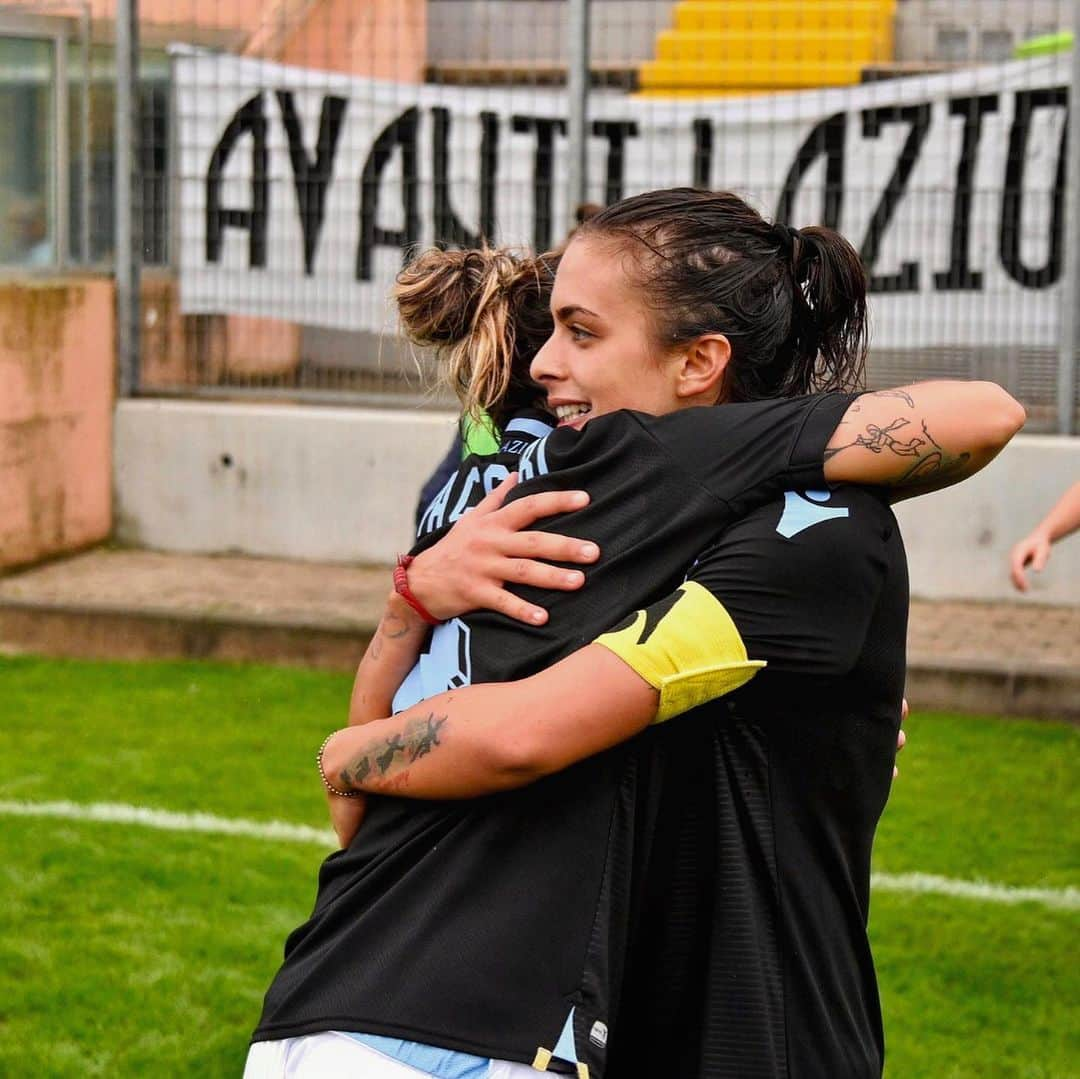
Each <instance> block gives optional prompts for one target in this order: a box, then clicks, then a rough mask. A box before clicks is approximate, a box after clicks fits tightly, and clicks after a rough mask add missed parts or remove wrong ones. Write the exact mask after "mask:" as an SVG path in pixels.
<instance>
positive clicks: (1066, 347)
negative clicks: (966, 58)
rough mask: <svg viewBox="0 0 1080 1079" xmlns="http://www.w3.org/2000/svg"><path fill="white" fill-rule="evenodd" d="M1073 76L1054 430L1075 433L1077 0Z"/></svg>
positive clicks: (1079, 230) (1076, 4) (1079, 239)
mask: <svg viewBox="0 0 1080 1079" xmlns="http://www.w3.org/2000/svg"><path fill="white" fill-rule="evenodd" d="M1072 16H1073V19H1072V26H1073V47H1072V78H1071V80H1070V82H1069V121H1068V122H1069V141H1068V147H1067V150H1066V152H1067V153H1068V155H1069V156H1068V162H1067V167H1066V173H1065V175H1066V178H1067V179H1066V183H1065V275H1064V278H1063V279H1062V282H1061V331H1060V333H1061V336H1060V338H1059V340H1058V377H1057V430H1058V433H1059V434H1062V435H1071V434H1075V433H1076V352H1077V349H1078V348H1080V312H1077V309H1076V308H1077V302H1078V301H1080V0H1073V3H1072Z"/></svg>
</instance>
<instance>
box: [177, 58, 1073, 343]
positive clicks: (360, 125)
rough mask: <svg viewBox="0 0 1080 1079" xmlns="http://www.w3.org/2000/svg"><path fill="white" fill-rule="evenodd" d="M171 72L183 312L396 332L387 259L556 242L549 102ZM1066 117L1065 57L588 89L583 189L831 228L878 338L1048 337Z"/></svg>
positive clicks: (206, 63)
mask: <svg viewBox="0 0 1080 1079" xmlns="http://www.w3.org/2000/svg"><path fill="white" fill-rule="evenodd" d="M173 62H174V71H175V82H174V86H175V93H176V102H175V115H176V118H177V125H178V126H177V133H178V136H177V147H178V151H179V164H180V192H179V199H178V207H179V222H178V232H179V237H180V272H181V304H182V308H183V310H184V311H185V312H189V313H191V312H203V313H207V312H225V313H236V314H245V315H255V316H265V317H273V318H281V319H289V320H293V321H296V322H300V323H305V324H308V325H314V326H326V327H334V328H339V329H352V330H372V331H382V330H392V329H393V327H394V319H393V316H392V313H391V312H390V309H389V304H388V299H387V296H388V291H389V288H390V285H391V284H392V283H393V280H394V276H395V274H396V273H397V271H398V269H399V268H400V267H401V263H402V258H403V256H404V253H405V252H407V251H410V250H414V249H416V248H417V247H423V246H427V245H430V244H435V243H439V244H450V245H457V246H470V245H475V244H477V243H479V242H481V241H482V240H483V239H487V240H489V241H491V242H495V243H508V244H514V245H520V246H527V247H534V248H540V249H546V248H548V247H550V246H552V245H555V244H558V243H559V242H561V241H562V239H563V238H564V237H565V235H566V232H567V229H568V227H569V222H568V219H567V205H566V204H567V191H566V180H565V177H566V153H567V146H566V101H565V96H564V95H563V94H562V93H560V92H554V91H537V90H531V89H530V90H520V89H513V88H484V89H467V88H455V87H442V86H418V85H405V84H395V83H388V82H382V81H377V80H370V79H359V78H353V77H348V76H342V75H336V74H332V73H327V72H316V71H308V70H304V69H299V68H292V67H286V66H282V65H277V64H272V63H268V62H265V61H259V60H248V59H239V58H234V57H228V56H221V55H220V54H218V55H211V54H207V53H200V52H193V51H179V52H177V53H176V54H175V55H174V58H173ZM1067 107H1068V64H1067V61H1066V60H1063V59H1062V58H1060V57H1048V58H1040V59H1037V60H1031V61H1021V62H1015V63H1009V64H1001V65H995V66H990V67H982V68H973V69H970V70H967V71H962V72H954V73H950V74H948V75H942V76H934V77H927V78H919V79H898V80H892V81H888V82H880V83H872V84H868V85H865V86H859V87H854V88H844V89H835V90H819V91H812V92H806V93H793V94H784V95H767V96H760V97H753V98H745V99H737V100H736V99H729V98H718V99H714V100H712V101H707V100H706V101H688V100H673V101H670V102H668V101H659V100H656V99H638V98H633V97H622V96H618V95H606V94H605V95H596V96H594V97H593V99H592V100H591V103H590V125H591V137H590V141H589V147H588V150H589V175H590V179H591V184H592V188H593V190H592V191H591V192H590V195H591V197H592V198H594V199H595V200H596V201H600V202H611V201H613V200H615V199H618V198H620V197H622V196H624V195H630V194H634V193H636V192H639V191H644V190H648V189H651V188H658V187H670V186H676V185H693V186H701V187H711V188H714V189H720V188H725V189H730V190H734V191H737V192H739V193H740V194H743V195H744V196H746V197H747V198H749V199H750V201H751V202H753V203H754V204H755V205H756V206H757V207H758V208H759V209H760V210H761V211H762V212H763V213H765V214H766V215H768V216H770V217H777V218H779V219H781V220H785V221H788V222H790V223H792V224H795V225H807V224H827V225H830V226H832V227H835V228H838V229H840V231H842V232H843V233H844V234H845V235H846V236H847V237H848V238H849V239H850V240H851V241H852V242H853V243H854V244H855V245H856V246H857V247H858V249H859V251H860V253H861V254H862V257H863V260H864V262H865V263H866V265H867V267H868V268H869V270H870V273H871V288H872V291H873V293H874V302H873V320H874V341H875V344H876V345H878V346H883V345H884V346H890V347H899V348H920V347H928V346H972V345H975V346H987V345H1008V344H1020V343H1022V344H1024V345H1027V346H1029V347H1039V346H1043V347H1048V346H1053V345H1054V344H1055V343H1056V337H1057V322H1058V302H1059V292H1060V280H1061V274H1062V269H1063V264H1064V258H1063V250H1062V243H1063V212H1064V185H1065V162H1066V154H1065V131H1066V123H1065V120H1066V112H1067Z"/></svg>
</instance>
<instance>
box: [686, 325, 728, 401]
mask: <svg viewBox="0 0 1080 1079" xmlns="http://www.w3.org/2000/svg"><path fill="white" fill-rule="evenodd" d="M730 362H731V342H730V341H729V340H728V339H727V338H726V337H725V336H724V335H723V334H722V333H709V334H705V335H703V336H702V337H699V338H697V340H695V341H692V342H691V343H690V344H689V345H688V346H687V348H686V352H685V353H684V354H683V356H682V358H681V360H680V364H679V372H678V378H677V382H676V386H675V394H676V396H677V397H680V398H683V399H684V400H685V399H689V398H700V399H701V400H700V403H701V404H710V405H711V404H715V403H716V402H717V401H718V400H719V398H720V394H721V391H722V390H723V385H724V375H725V374H726V373H727V368H728V364H729V363H730ZM687 403H689V401H688V402H687Z"/></svg>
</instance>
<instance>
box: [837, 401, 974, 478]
mask: <svg viewBox="0 0 1080 1079" xmlns="http://www.w3.org/2000/svg"><path fill="white" fill-rule="evenodd" d="M877 396H883V397H902V398H904V399H905V400H906V401H907V402H908V403H909V404H911V405H912V407H914V402H913V401H912V400H911V398H910V397H909V396H908V395H907V394H906V393H903V392H902V391H899V390H896V391H893V390H887V391H884V392H883V393H881V394H879V395H877ZM910 427H911V421H910V420H909V419H905V418H904V417H903V416H897V417H896V419H894V420H893V421H892V422H891V423H889V424H888V426H886V427H881V426H880V425H878V424H876V423H868V424H867V425H866V427H865V429H864V432H863V433H862V434H858V435H856V436H855V439H854V441H852V442H848V443H846V444H845V445H843V446H834V447H832V448H829V449H826V450H825V458H824V459H825V460H826V461H827V460H829V458H830V457H835V456H836V455H837V454H838V453H841V452H842V451H844V450H850V449H856V448H858V449H866V450H869V451H870V452H871V453H876V454H882V453H884V454H892V455H893V456H896V457H912V458H914V459H915V460H914V463H913V464H912V465H911V467H910V468H908V469H906V470H905V471H904V472H902V473H901V474H899V475H898V476H895V477H893V478H892V479H891V480H887V481H885V482H886V483H887V484H888V485H889V486H894V487H904V486H907V485H910V484H916V483H923V482H925V481H926V480H929V479H941V478H942V477H944V476H948V475H951V474H952V473H954V472H957V471H959V470H961V469H963V468H964V466H965V465H966V464H967V463H968V461H969V460H970V458H971V454H970V453H959V454H949V453H946V451H945V450H944V449H943V448H942V447H941V446H940V445H939V444H938V442H937V441H936V440H935V439H934V436H933V435H932V434H930V431H929V429H928V428H927V426H926V421H925V420H923V421H921V427H922V433H921V434H913V433H912V432H911V431H910V430H905V428H910ZM905 436H908V437H905Z"/></svg>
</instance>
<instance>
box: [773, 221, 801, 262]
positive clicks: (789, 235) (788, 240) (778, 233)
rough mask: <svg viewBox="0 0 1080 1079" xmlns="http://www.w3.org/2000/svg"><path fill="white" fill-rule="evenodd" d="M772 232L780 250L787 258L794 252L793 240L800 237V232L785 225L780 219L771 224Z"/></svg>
mask: <svg viewBox="0 0 1080 1079" xmlns="http://www.w3.org/2000/svg"><path fill="white" fill-rule="evenodd" d="M772 234H773V238H774V239H775V240H776V242H777V244H778V245H779V247H780V250H781V251H782V252H783V253H784V254H785V255H787V256H788V257H789V258H790V257H791V256H792V255H793V254H794V253H795V241H796V240H801V239H802V233H801V232H800V231H799V230H798V229H796V228H792V227H791V226H790V225H785V224H784V223H783V222H782V221H777V222H776V223H775V224H774V225H773V227H772Z"/></svg>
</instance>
